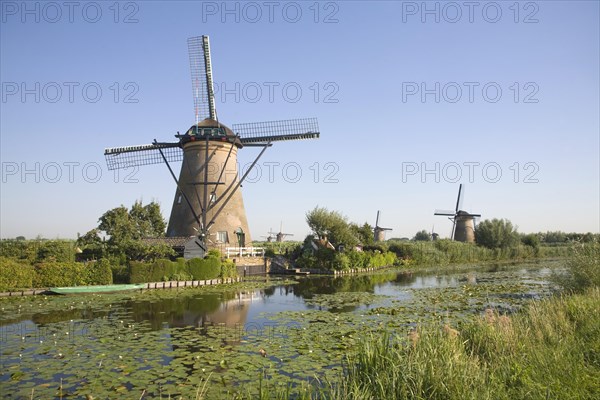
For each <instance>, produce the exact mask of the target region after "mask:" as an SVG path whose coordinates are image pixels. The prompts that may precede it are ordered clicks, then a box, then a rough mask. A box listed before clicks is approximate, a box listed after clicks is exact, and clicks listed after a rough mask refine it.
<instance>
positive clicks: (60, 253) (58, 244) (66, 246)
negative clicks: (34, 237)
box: [37, 240, 75, 262]
mask: <svg viewBox="0 0 600 400" xmlns="http://www.w3.org/2000/svg"><path fill="white" fill-rule="evenodd" d="M74 257H75V252H74V251H73V243H72V242H65V241H60V240H50V241H46V242H43V243H42V244H41V245H40V247H39V249H38V251H37V261H57V262H70V261H73V260H74Z"/></svg>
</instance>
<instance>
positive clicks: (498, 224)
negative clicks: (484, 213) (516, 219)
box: [475, 218, 519, 249]
mask: <svg viewBox="0 0 600 400" xmlns="http://www.w3.org/2000/svg"><path fill="white" fill-rule="evenodd" d="M475 241H476V242H477V244H478V245H481V246H485V247H487V248H489V249H497V248H507V247H511V246H514V245H516V244H517V243H518V242H519V234H518V233H517V230H516V228H514V227H513V225H512V223H511V222H510V221H508V220H504V219H496V218H494V219H493V220H491V221H490V220H488V219H486V220H484V221H481V222H480V223H479V224H478V225H477V228H475Z"/></svg>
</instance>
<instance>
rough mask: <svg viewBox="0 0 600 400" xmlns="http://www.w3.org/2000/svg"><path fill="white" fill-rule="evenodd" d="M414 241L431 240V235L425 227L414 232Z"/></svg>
mask: <svg viewBox="0 0 600 400" xmlns="http://www.w3.org/2000/svg"><path fill="white" fill-rule="evenodd" d="M413 240H414V241H421V242H428V241H430V240H431V235H429V232H427V231H426V230H425V229H423V230H422V231H419V232H417V233H416V234H415V237H414V238H413Z"/></svg>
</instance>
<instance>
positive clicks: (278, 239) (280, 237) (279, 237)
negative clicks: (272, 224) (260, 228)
mask: <svg viewBox="0 0 600 400" xmlns="http://www.w3.org/2000/svg"><path fill="white" fill-rule="evenodd" d="M269 235H273V236H274V237H275V241H276V242H279V243H281V242H283V239H285V237H286V236H294V234H293V233H283V222H281V223H279V232H273V229H272V228H271V231H270V232H269ZM273 236H271V237H273Z"/></svg>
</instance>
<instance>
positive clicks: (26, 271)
mask: <svg viewBox="0 0 600 400" xmlns="http://www.w3.org/2000/svg"><path fill="white" fill-rule="evenodd" d="M33 277H34V270H33V267H32V266H31V265H28V264H24V263H21V262H18V261H15V260H11V259H10V258H7V257H0V292H4V291H9V290H15V289H26V288H31V287H33Z"/></svg>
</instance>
